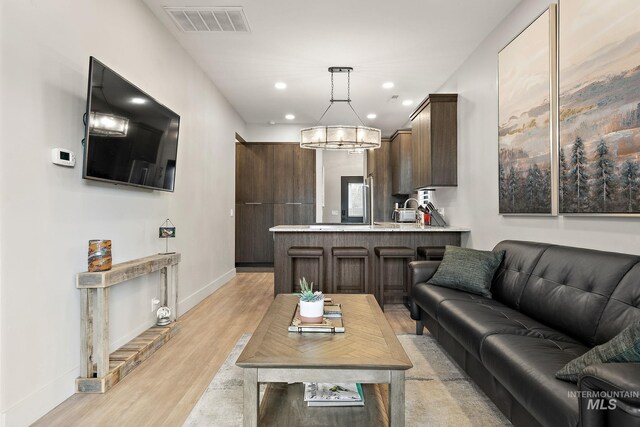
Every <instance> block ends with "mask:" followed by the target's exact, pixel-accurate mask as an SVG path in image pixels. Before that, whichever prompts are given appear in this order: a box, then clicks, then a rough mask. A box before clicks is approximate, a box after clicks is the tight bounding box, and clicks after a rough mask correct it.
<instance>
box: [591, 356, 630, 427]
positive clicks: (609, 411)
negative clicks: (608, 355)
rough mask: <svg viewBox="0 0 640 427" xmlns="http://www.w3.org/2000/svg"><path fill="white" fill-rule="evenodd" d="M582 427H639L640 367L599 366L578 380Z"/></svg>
mask: <svg viewBox="0 0 640 427" xmlns="http://www.w3.org/2000/svg"><path fill="white" fill-rule="evenodd" d="M578 390H579V392H580V394H579V397H580V420H581V425H582V426H584V427H589V426H602V425H613V423H614V422H613V421H612V420H615V424H617V425H639V424H640V363H602V364H597V365H591V366H588V367H587V368H585V370H584V371H582V373H581V374H580V379H579V380H578Z"/></svg>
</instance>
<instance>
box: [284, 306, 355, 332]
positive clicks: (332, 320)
mask: <svg viewBox="0 0 640 427" xmlns="http://www.w3.org/2000/svg"><path fill="white" fill-rule="evenodd" d="M288 331H289V332H324V333H326V332H332V333H343V332H344V323H343V322H342V316H340V317H328V316H324V317H323V318H322V322H320V323H302V321H301V320H300V304H296V310H295V312H294V313H293V317H292V318H291V323H290V324H289V328H288Z"/></svg>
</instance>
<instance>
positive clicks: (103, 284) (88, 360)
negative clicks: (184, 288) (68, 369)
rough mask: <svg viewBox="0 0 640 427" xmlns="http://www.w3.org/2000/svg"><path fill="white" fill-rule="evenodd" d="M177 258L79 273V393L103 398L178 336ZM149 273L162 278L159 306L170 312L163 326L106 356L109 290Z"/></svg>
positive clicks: (175, 255) (151, 259) (150, 259)
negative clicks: (168, 320) (174, 336)
mask: <svg viewBox="0 0 640 427" xmlns="http://www.w3.org/2000/svg"><path fill="white" fill-rule="evenodd" d="M179 262H180V254H179V253H173V254H159V255H152V256H149V257H146V258H139V259H134V260H131V261H127V262H123V263H121V264H115V265H114V266H113V267H112V268H111V270H109V271H102V272H98V273H90V272H84V273H78V274H77V275H76V288H78V289H80V295H81V296H80V304H81V311H80V313H81V332H82V335H81V347H82V350H81V351H82V354H81V361H80V377H79V378H78V379H77V380H76V391H77V392H79V393H104V392H106V391H107V390H109V389H110V388H111V387H113V386H114V385H115V384H117V383H118V382H119V381H120V380H122V378H124V377H125V376H126V375H127V374H128V373H129V372H131V371H132V370H133V369H134V368H135V367H136V366H138V365H139V364H140V363H142V361H144V360H145V359H147V358H148V357H149V356H151V355H152V354H153V353H155V351H156V350H158V349H159V348H160V347H161V346H162V345H163V344H164V343H165V342H167V341H168V340H169V339H170V338H171V337H172V336H173V335H174V334H175V333H176V332H177V331H178V324H177V323H176V322H175V320H176V319H177V312H176V309H177V303H178V263H179ZM154 271H160V274H161V298H162V300H161V305H165V306H167V307H169V308H170V309H171V320H173V321H174V322H172V323H170V324H169V325H167V326H152V327H151V328H149V329H147V330H146V331H144V332H143V333H142V334H140V335H139V336H138V337H136V338H134V339H133V340H131V341H130V342H129V343H127V344H125V345H124V346H122V347H120V348H119V349H118V350H116V351H114V352H113V353H111V354H109V288H110V287H111V286H113V285H117V284H119V283H123V282H125V281H128V280H131V279H134V278H136V277H140V276H144V275H146V274H149V273H153V272H154Z"/></svg>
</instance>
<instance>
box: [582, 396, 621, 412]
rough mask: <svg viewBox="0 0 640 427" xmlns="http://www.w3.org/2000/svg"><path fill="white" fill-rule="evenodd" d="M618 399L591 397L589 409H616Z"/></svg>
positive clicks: (588, 403)
mask: <svg viewBox="0 0 640 427" xmlns="http://www.w3.org/2000/svg"><path fill="white" fill-rule="evenodd" d="M616 407H617V404H616V399H589V400H588V401H587V410H595V411H606V410H614V409H616Z"/></svg>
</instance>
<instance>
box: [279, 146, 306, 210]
mask: <svg viewBox="0 0 640 427" xmlns="http://www.w3.org/2000/svg"><path fill="white" fill-rule="evenodd" d="M273 147H274V153H273V159H274V160H273V203H314V202H315V183H316V173H315V171H316V156H315V150H307V149H304V148H300V146H299V145H297V144H280V145H274V146H273Z"/></svg>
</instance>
